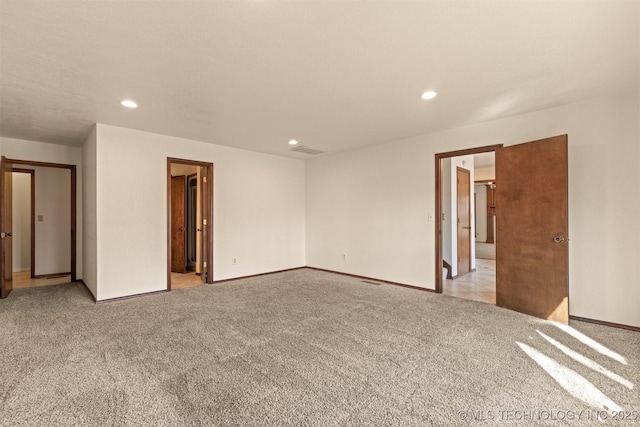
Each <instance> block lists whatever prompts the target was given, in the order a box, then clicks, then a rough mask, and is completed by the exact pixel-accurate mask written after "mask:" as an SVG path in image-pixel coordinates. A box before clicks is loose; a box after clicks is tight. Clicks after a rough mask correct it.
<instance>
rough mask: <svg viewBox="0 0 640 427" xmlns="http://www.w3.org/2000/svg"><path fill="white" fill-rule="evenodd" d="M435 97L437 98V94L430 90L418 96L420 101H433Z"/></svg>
mask: <svg viewBox="0 0 640 427" xmlns="http://www.w3.org/2000/svg"><path fill="white" fill-rule="evenodd" d="M436 96H438V94H437V93H435V92H434V91H432V90H428V91H426V92H424V93H423V94H422V95H420V98H422V99H433V98H435V97H436Z"/></svg>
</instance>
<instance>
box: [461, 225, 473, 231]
mask: <svg viewBox="0 0 640 427" xmlns="http://www.w3.org/2000/svg"><path fill="white" fill-rule="evenodd" d="M462 228H464V229H465V230H471V226H469V227H462Z"/></svg>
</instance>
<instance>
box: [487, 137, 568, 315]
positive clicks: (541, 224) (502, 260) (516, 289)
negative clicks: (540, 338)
mask: <svg viewBox="0 0 640 427" xmlns="http://www.w3.org/2000/svg"><path fill="white" fill-rule="evenodd" d="M567 160H568V157H567V135H561V136H556V137H553V138H547V139H542V140H538V141H532V142H528V143H524V144H519V145H514V146H510V147H503V148H498V149H497V150H496V182H497V183H498V188H497V191H496V305H498V306H499V307H505V308H508V309H511V310H515V311H519V312H521V313H526V314H530V315H532V316H536V317H540V318H542V319H548V320H555V321H558V322H562V323H565V324H566V323H568V321H569V295H568V293H569V289H568V283H569V269H568V265H569V263H568V261H569V248H568V237H567V235H568V229H569V225H568V174H567V173H568V161H567Z"/></svg>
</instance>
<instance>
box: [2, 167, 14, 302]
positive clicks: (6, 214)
mask: <svg viewBox="0 0 640 427" xmlns="http://www.w3.org/2000/svg"><path fill="white" fill-rule="evenodd" d="M0 168H1V169H2V175H1V176H0V236H1V237H0V241H1V243H0V258H1V259H0V298H6V297H8V296H9V293H11V291H12V290H13V239H12V233H13V227H12V216H13V164H12V163H11V162H10V161H9V160H7V158H6V157H4V156H2V161H1V166H0Z"/></svg>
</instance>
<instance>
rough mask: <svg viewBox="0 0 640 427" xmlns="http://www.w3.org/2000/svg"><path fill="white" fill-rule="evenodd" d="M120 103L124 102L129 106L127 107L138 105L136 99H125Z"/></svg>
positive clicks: (125, 105) (124, 104)
mask: <svg viewBox="0 0 640 427" xmlns="http://www.w3.org/2000/svg"><path fill="white" fill-rule="evenodd" d="M120 104H122V105H123V106H124V107H127V108H137V107H138V104H136V103H135V101H132V100H130V99H125V100H124V101H122V102H121V103H120Z"/></svg>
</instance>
